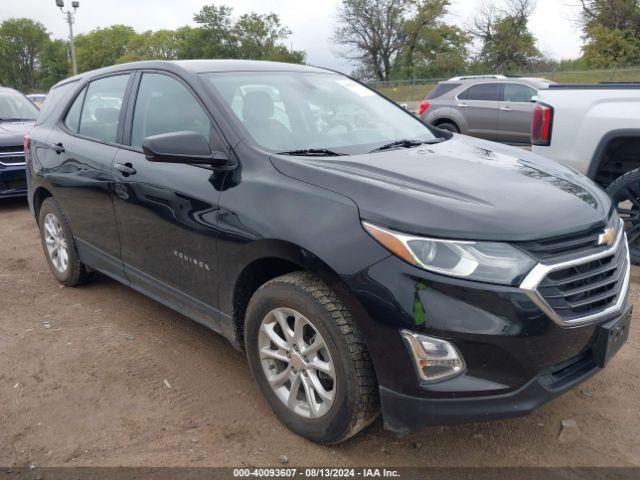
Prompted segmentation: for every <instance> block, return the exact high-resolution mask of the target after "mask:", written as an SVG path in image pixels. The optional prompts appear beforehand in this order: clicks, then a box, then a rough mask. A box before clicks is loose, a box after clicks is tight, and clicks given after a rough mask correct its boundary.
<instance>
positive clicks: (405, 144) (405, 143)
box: [369, 137, 445, 153]
mask: <svg viewBox="0 0 640 480" xmlns="http://www.w3.org/2000/svg"><path fill="white" fill-rule="evenodd" d="M444 140H445V139H444V138H442V137H435V138H434V139H432V140H417V139H411V138H403V139H402V140H396V141H394V142H390V143H387V144H385V145H382V146H381V147H378V148H374V149H373V150H371V151H370V152H369V153H375V152H382V151H384V150H391V149H393V148H413V147H419V146H420V145H433V144H434V143H440V142H443V141H444Z"/></svg>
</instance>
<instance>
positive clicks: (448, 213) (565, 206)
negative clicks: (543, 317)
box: [271, 135, 611, 241]
mask: <svg viewBox="0 0 640 480" xmlns="http://www.w3.org/2000/svg"><path fill="white" fill-rule="evenodd" d="M271 160H272V162H273V164H274V166H275V167H276V168H277V169H278V170H279V171H280V172H281V173H283V174H284V175H287V176H289V177H292V178H295V179H298V180H301V181H304V182H307V183H310V184H313V185H316V186H318V187H321V188H324V189H327V190H331V191H334V192H336V193H339V194H341V195H344V196H347V197H349V198H351V199H352V200H353V201H354V202H355V203H356V205H357V206H358V208H359V210H360V216H361V218H362V219H363V220H367V221H369V222H371V223H374V224H377V225H380V226H383V227H387V228H391V229H394V230H398V231H401V232H405V233H412V234H416V235H425V236H434V237H443V238H452V239H471V240H503V241H523V240H535V239H542V238H548V237H553V236H556V235H563V234H567V233H571V232H576V231H580V230H585V229H588V228H595V227H598V226H600V225H603V226H604V225H605V223H606V219H607V218H608V217H609V214H610V211H611V202H610V201H609V198H608V197H607V195H606V194H605V193H604V191H602V190H601V189H600V188H599V187H598V186H597V185H595V184H594V183H593V182H592V181H591V180H589V179H588V178H587V177H585V176H583V175H581V174H580V173H578V172H576V171H574V170H572V169H570V168H568V167H566V166H564V165H561V164H560V163H557V162H555V161H553V160H550V159H547V158H545V157H542V156H539V155H536V154H533V153H531V152H529V151H526V150H523V149H520V148H515V147H509V146H506V145H501V144H497V143H493V142H488V141H484V140H479V139H475V138H471V137H466V136H463V135H454V136H453V137H452V138H451V139H450V140H447V141H445V142H442V143H440V144H436V145H424V146H421V147H417V148H410V149H397V150H391V151H385V152H378V153H373V154H367V155H356V156H344V157H323V158H317V157H316V158H310V157H286V156H274V157H272V159H271Z"/></svg>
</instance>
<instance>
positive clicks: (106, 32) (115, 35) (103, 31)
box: [76, 25, 136, 72]
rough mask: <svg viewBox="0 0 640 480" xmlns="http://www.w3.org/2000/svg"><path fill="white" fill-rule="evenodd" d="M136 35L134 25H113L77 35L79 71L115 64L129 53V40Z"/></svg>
mask: <svg viewBox="0 0 640 480" xmlns="http://www.w3.org/2000/svg"><path fill="white" fill-rule="evenodd" d="M134 35H136V32H135V31H134V30H133V28H132V27H129V26H127V25H112V26H110V27H107V28H97V29H95V30H92V31H91V32H89V33H85V34H81V35H78V36H77V37H76V58H77V62H78V71H79V72H86V71H87V70H94V69H96V68H102V67H107V66H109V65H113V64H115V63H116V62H117V60H118V59H119V58H120V57H122V56H123V55H125V54H126V53H127V45H128V44H129V40H130V39H131V38H132V37H133V36H134Z"/></svg>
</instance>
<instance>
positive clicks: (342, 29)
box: [334, 0, 428, 80]
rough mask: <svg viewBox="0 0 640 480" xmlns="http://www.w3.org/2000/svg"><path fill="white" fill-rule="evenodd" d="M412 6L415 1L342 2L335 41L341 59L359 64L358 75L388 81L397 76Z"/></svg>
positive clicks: (366, 0) (362, 0) (372, 0)
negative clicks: (398, 59) (397, 61)
mask: <svg viewBox="0 0 640 480" xmlns="http://www.w3.org/2000/svg"><path fill="white" fill-rule="evenodd" d="M427 1H428V0H427ZM413 4H414V0H342V3H341V4H340V6H339V7H338V11H337V19H338V24H337V27H336V29H335V31H334V39H335V42H336V43H337V44H339V45H340V46H341V47H342V50H341V51H340V52H339V53H340V55H341V56H342V57H344V58H346V59H348V60H354V61H357V62H358V63H359V64H360V67H359V69H358V75H359V76H361V77H365V78H376V79H378V80H388V79H390V78H392V77H393V76H394V75H395V74H396V72H397V70H398V64H397V63H396V60H397V58H398V56H399V53H400V51H401V50H402V48H403V45H404V41H405V39H406V33H407V32H406V19H407V16H408V12H409V9H410V8H411V7H412V5H413Z"/></svg>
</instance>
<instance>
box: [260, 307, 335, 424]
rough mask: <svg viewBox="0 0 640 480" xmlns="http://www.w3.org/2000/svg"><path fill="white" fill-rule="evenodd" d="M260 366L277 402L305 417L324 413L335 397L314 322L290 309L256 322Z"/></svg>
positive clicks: (332, 372)
mask: <svg viewBox="0 0 640 480" xmlns="http://www.w3.org/2000/svg"><path fill="white" fill-rule="evenodd" d="M258 348H259V350H260V351H259V355H260V362H261V364H262V369H263V371H264V374H265V376H266V378H267V381H268V382H269V385H270V386H271V388H272V389H273V391H274V392H275V394H276V396H277V397H278V398H279V399H280V401H281V402H282V403H283V404H284V405H286V406H287V408H289V409H290V410H291V411H293V412H295V413H296V414H298V415H300V416H302V417H305V418H319V417H322V416H324V415H326V414H327V412H329V410H330V409H331V406H332V405H333V403H334V400H335V397H336V372H335V367H334V363H333V360H332V358H331V353H330V352H329V349H328V347H327V344H326V342H325V340H324V338H323V337H322V335H321V334H320V333H319V332H318V330H317V329H316V328H315V327H314V325H313V324H312V323H311V322H310V321H309V320H308V319H307V318H306V317H305V316H304V315H302V314H301V313H300V312H297V311H295V310H292V309H290V308H276V309H274V310H272V311H270V312H269V313H268V314H267V315H266V316H265V317H264V318H263V319H262V323H261V324H260V333H259V334H258Z"/></svg>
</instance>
